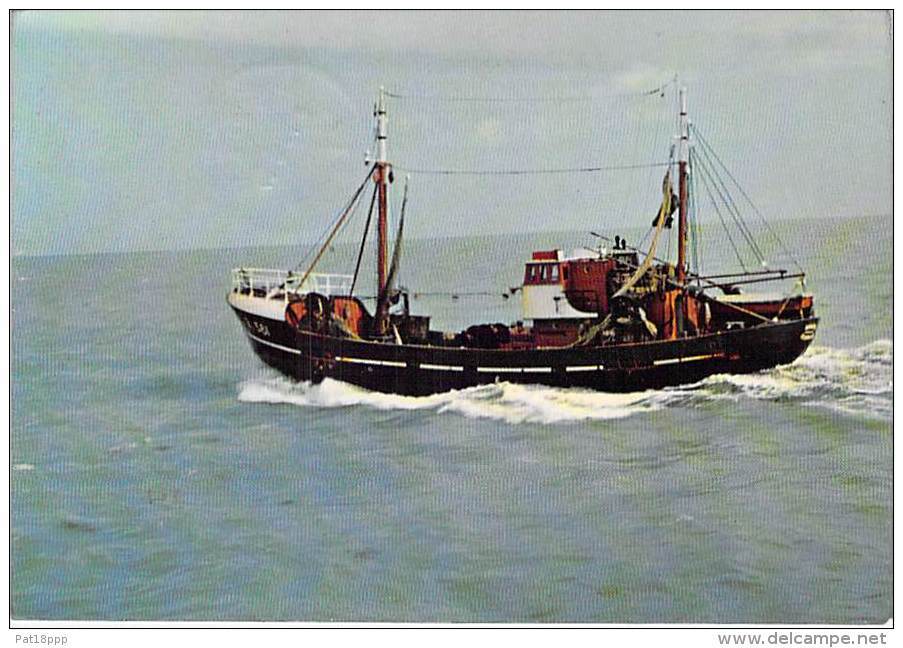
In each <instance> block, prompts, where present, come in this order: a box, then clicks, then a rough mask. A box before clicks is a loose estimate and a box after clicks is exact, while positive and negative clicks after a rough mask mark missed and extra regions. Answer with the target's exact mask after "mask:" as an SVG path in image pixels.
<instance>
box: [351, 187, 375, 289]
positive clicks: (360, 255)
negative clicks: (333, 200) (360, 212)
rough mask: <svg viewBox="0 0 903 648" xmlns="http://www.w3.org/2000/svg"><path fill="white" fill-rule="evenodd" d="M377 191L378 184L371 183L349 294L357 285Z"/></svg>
mask: <svg viewBox="0 0 903 648" xmlns="http://www.w3.org/2000/svg"><path fill="white" fill-rule="evenodd" d="M378 192H379V185H377V184H374V185H373V197H372V198H370V207H369V209H368V210H367V223H366V224H365V225H364V235H363V236H362V237H361V249H360V250H359V251H358V253H357V263H355V264H354V278H353V279H352V280H351V290H349V291H348V294H349V295H353V294H354V287H355V286H356V285H357V275H358V273H359V272H360V270H361V259H362V258H363V257H364V246H365V245H366V244H367V232H369V231H370V221H371V220H373V205H375V204H376V194H377V193H378Z"/></svg>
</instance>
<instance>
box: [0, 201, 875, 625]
mask: <svg viewBox="0 0 903 648" xmlns="http://www.w3.org/2000/svg"><path fill="white" fill-rule="evenodd" d="M774 226H775V227H776V229H777V230H778V231H779V233H780V235H781V237H782V238H783V239H784V240H785V242H786V243H787V245H788V247H789V248H790V249H791V250H792V251H793V253H794V254H795V255H796V256H797V258H798V260H799V261H800V262H801V263H802V265H803V266H804V267H805V268H806V269H807V271H808V272H809V279H808V288H809V289H810V290H812V291H813V292H814V293H815V295H816V307H817V312H818V314H819V315H820V316H821V317H822V321H821V326H820V328H819V330H818V335H817V337H816V339H815V341H814V344H813V346H812V347H811V349H810V350H809V351H808V352H807V354H806V355H805V356H803V357H802V358H801V359H799V360H798V361H797V362H796V363H794V364H793V365H791V366H786V367H780V368H777V369H774V370H771V371H766V372H762V373H759V374H754V375H745V376H714V377H711V378H709V379H707V380H704V381H702V382H700V383H696V384H692V385H686V386H682V387H679V388H674V389H666V390H662V391H648V392H642V393H634V394H618V395H608V394H600V393H591V392H584V391H579V390H562V389H551V388H539V387H525V386H517V385H511V384H506V383H497V384H494V385H490V386H484V387H479V388H475V389H471V390H466V391H462V392H455V393H448V394H441V395H436V396H431V397H427V398H409V397H399V396H392V395H384V394H374V393H368V392H366V391H363V390H360V389H358V388H355V387H352V386H348V385H344V384H341V383H338V382H333V381H326V382H324V383H323V384H321V385H318V386H311V385H309V384H295V383H292V382H290V381H288V380H286V379H283V378H281V377H279V376H278V375H277V374H275V373H273V372H272V371H270V370H268V369H266V368H265V367H264V366H263V365H262V364H261V363H260V362H259V361H258V360H257V359H256V358H255V356H254V354H253V353H252V351H251V349H250V346H249V345H248V343H247V341H246V340H245V339H244V336H243V334H242V331H241V329H240V326H239V323H238V321H237V320H236V319H235V317H234V316H233V314H232V313H231V312H230V310H229V309H228V307H227V305H226V302H225V295H226V292H227V290H228V289H229V270H230V268H232V267H235V266H239V265H246V266H254V265H256V266H264V267H266V266H270V265H273V266H275V267H287V266H290V265H292V264H293V263H294V262H295V261H297V259H298V258H299V257H300V256H302V253H303V250H300V249H298V248H288V247H286V248H249V249H243V250H238V249H236V250H205V251H193V252H179V253H133V254H107V255H104V254H99V255H83V256H56V257H24V256H17V257H14V258H13V260H12V277H11V288H12V304H13V313H12V354H13V358H12V362H13V366H12V429H11V459H10V461H11V505H12V512H11V515H12V528H11V551H12V564H11V576H12V583H11V609H12V614H13V617H15V618H17V619H111V620H123V619H129V620H152V619H162V620H268V621H279V620H291V621H298V620H302V621H327V620H334V621H398V622H401V621H412V622H417V621H421V622H425V621H432V622H526V623H551V622H606V623H675V622H693V623H782V622H783V623H832V624H840V623H843V624H846V623H878V622H883V621H885V620H886V619H888V618H889V617H890V615H891V613H892V608H891V594H892V572H891V560H892V547H891V532H892V521H891V513H892V488H891V477H892V475H891V469H892V451H893V440H892V414H893V410H892V399H893V384H892V363H893V344H892V341H891V340H892V337H893V316H892V301H893V290H892V236H891V231H892V224H891V219H890V217H889V216H884V217H861V218H851V219H832V218H825V219H820V220H799V221H793V220H788V221H781V222H778V223H776V224H774ZM587 229H589V227H588V228H587ZM610 233H611V234H614V233H618V232H610ZM641 234H642V232H631V231H627V232H626V233H625V235H627V236H628V239H629V240H630V241H631V242H633V241H636V240H639V239H640V238H641V236H640V235H641ZM592 244H593V240H592V238H590V237H589V236H587V235H586V234H585V233H576V232H571V233H558V234H529V235H519V236H494V237H479V236H474V237H470V238H448V239H437V240H411V241H408V242H407V247H406V250H405V254H406V256H405V257H404V260H405V266H404V268H405V271H404V273H403V274H402V283H403V284H404V285H406V286H408V287H409V288H410V289H411V290H412V291H414V292H417V295H416V296H415V299H414V300H413V306H414V309H415V312H420V313H428V314H431V315H432V316H433V322H434V326H436V327H440V328H443V327H444V328H448V329H451V330H455V329H459V328H462V327H464V326H466V325H468V324H470V323H474V322H477V321H504V322H508V321H513V320H515V319H517V318H518V304H517V300H516V299H508V300H505V299H502V298H501V296H500V295H501V293H502V292H504V291H505V290H506V289H507V288H508V287H509V286H515V285H517V284H518V283H519V282H520V277H521V275H522V267H523V266H522V264H523V261H524V260H525V259H526V258H527V256H528V255H529V253H530V252H531V250H532V249H538V248H544V247H554V246H555V245H562V246H563V247H565V248H566V249H567V250H570V249H573V248H576V247H579V246H581V245H592ZM347 252H348V250H344V252H343V249H338V250H337V251H336V253H335V255H333V256H335V257H337V258H338V257H343V255H344V257H347V256H348V255H347ZM344 257H343V258H344ZM368 258H369V257H368ZM729 258H730V257H729V251H728V250H725V249H721V250H718V249H716V250H715V251H714V252H712V253H709V254H708V256H706V257H705V258H704V259H703V261H704V262H705V264H706V265H704V266H703V268H704V269H706V268H710V269H712V270H714V269H716V268H717V267H719V264H721V263H722V262H725V263H726V262H727V261H729ZM346 260H347V259H346ZM336 264H337V267H336V268H335V269H338V260H337V261H336ZM478 291H487V292H489V293H490V294H487V295H469V294H465V293H470V292H478ZM451 292H455V293H459V298H458V299H452V298H451V297H450V296H449V295H447V294H432V293H451Z"/></svg>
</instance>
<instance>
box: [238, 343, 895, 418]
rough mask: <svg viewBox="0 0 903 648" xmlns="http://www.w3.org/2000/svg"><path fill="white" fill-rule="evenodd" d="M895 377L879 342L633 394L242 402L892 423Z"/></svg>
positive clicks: (508, 391)
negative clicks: (749, 414) (780, 414)
mask: <svg viewBox="0 0 903 648" xmlns="http://www.w3.org/2000/svg"><path fill="white" fill-rule="evenodd" d="M892 372H893V343H892V342H891V341H890V340H878V341H876V342H872V343H871V344H867V345H865V346H863V347H859V348H856V349H832V348H830V347H819V346H813V347H810V349H809V350H808V351H807V352H806V354H804V355H803V356H802V357H800V358H799V359H798V360H797V361H796V362H794V363H793V364H791V365H785V366H782V367H777V368H775V369H770V370H767V371H762V372H759V373H755V374H718V375H714V376H709V377H708V378H705V379H704V380H702V381H700V382H697V383H694V384H692V385H682V386H679V387H673V388H667V389H663V390H658V391H656V390H649V391H644V392H632V393H627V394H609V393H603V392H594V391H588V390H582V389H561V388H556V387H544V386H539V385H518V384H514V383H507V382H498V383H494V384H491V385H481V386H479V387H471V388H469V389H463V390H459V391H450V392H445V393H442V394H434V395H432V396H399V395H396V394H383V393H379V392H372V391H368V390H366V389H363V388H360V387H356V386H354V385H350V384H347V383H342V382H338V381H335V380H330V379H326V380H324V381H323V382H322V383H320V384H317V385H313V384H311V383H309V382H304V383H297V382H294V381H292V380H289V379H287V378H284V377H282V376H279V375H276V374H273V373H268V374H266V375H264V376H260V377H256V378H252V379H249V380H246V381H244V382H242V383H241V384H240V385H239V393H238V399H239V400H240V401H242V402H246V403H269V404H289V405H296V406H300V407H319V408H341V407H357V406H363V407H369V408H372V409H376V410H425V411H434V412H436V413H438V414H443V413H453V414H457V415H460V416H465V417H468V418H486V419H495V420H500V421H504V422H507V423H544V424H552V423H573V422H578V421H591V420H611V419H621V418H625V417H628V416H633V415H636V414H643V413H649V412H653V411H657V410H660V409H662V408H666V407H668V408H671V407H697V406H700V405H701V404H704V403H708V402H714V401H719V400H724V399H730V400H735V401H736V400H739V399H741V398H748V399H755V400H762V401H774V402H793V403H798V404H801V405H815V406H825V407H829V408H831V409H834V410H836V411H839V412H845V413H848V414H854V415H865V416H870V417H874V416H877V417H879V418H888V419H889V418H890V417H891V416H892V414H893V405H892V396H893V373H892Z"/></svg>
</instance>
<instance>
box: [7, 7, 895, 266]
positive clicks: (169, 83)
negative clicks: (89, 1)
mask: <svg viewBox="0 0 903 648" xmlns="http://www.w3.org/2000/svg"><path fill="white" fill-rule="evenodd" d="M891 39H892V27H891V19H890V18H889V17H888V14H887V13H885V12H876V11H872V12H794V13H784V12H753V13H748V12H614V13H611V12H589V13H588V12H513V11H510V12H376V13H372V12H360V11H354V12H325V13H323V12H316V13H306V12H288V13H286V12H265V13H257V12H177V13H172V12H70V13H53V12H27V13H21V14H17V15H16V16H15V18H14V28H13V64H12V70H13V147H14V148H13V216H12V220H13V225H12V236H13V252H14V254H44V253H66V252H92V251H124V250H134V249H183V248H193V247H232V246H241V245H254V244H260V245H265V244H279V243H296V242H300V241H303V240H313V239H315V238H316V237H317V235H319V233H320V231H321V230H322V228H323V227H325V226H326V224H327V223H328V221H329V220H330V219H331V217H332V216H333V215H334V213H335V210H337V209H339V208H340V207H341V205H342V203H343V202H344V201H345V200H346V198H347V197H348V196H349V195H350V193H351V192H352V191H353V190H354V188H355V187H356V185H357V184H358V183H359V182H360V177H361V176H362V174H363V172H364V170H365V169H364V166H363V156H364V151H365V150H366V149H368V148H370V147H372V144H371V136H372V132H371V126H372V124H371V119H372V118H371V114H370V113H371V111H372V102H373V99H374V96H375V93H376V89H377V88H378V87H379V85H381V84H382V85H385V86H386V87H388V88H390V89H392V90H394V91H396V92H399V93H403V94H416V95H428V96H442V97H450V96H454V97H483V98H485V97H495V98H508V99H523V98H527V97H540V98H542V99H543V100H542V101H538V102H520V101H517V102H498V103H495V102H448V101H434V100H428V99H417V100H394V101H393V102H392V103H390V158H391V159H392V160H393V161H394V162H395V163H396V164H397V165H398V166H399V167H402V166H406V167H408V168H424V167H428V168H480V169H497V168H499V169H500V168H512V167H517V168H538V167H571V166H586V165H592V164H599V163H618V162H625V163H626V162H646V161H650V162H651V161H660V160H662V159H664V158H666V157H667V151H668V147H669V145H670V141H671V140H670V138H671V136H672V135H673V132H671V131H672V130H673V129H672V119H671V115H670V113H671V112H672V111H671V109H672V107H673V105H672V103H671V100H670V98H665V99H662V100H660V101H658V103H656V102H655V101H654V98H653V99H642V100H640V99H637V96H636V95H631V94H627V95H625V94H624V93H635V92H639V91H643V90H648V89H649V88H652V87H655V86H657V85H658V84H660V83H662V82H664V81H667V80H669V79H671V78H673V77H674V75H675V74H677V75H679V77H680V79H681V81H682V83H684V84H686V85H687V87H688V92H689V96H690V101H691V104H690V105H691V115H692V117H693V120H694V123H696V124H697V125H698V127H699V128H700V129H701V130H702V131H703V132H704V133H705V134H707V135H708V138H709V140H710V141H711V142H712V144H713V145H715V146H716V148H717V149H718V150H719V153H720V154H721V157H722V158H723V159H724V160H725V162H727V163H728V164H729V166H731V167H732V170H733V171H734V172H735V175H737V176H738V177H739V178H742V179H743V180H744V183H745V184H746V188H747V190H748V191H749V193H750V194H751V195H753V196H755V199H756V201H757V202H758V204H759V205H760V207H762V208H763V211H765V212H766V215H767V216H769V217H773V218H788V217H804V218H818V217H822V216H824V215H826V214H830V215H839V216H844V215H849V216H854V215H858V214H885V213H886V214H889V213H890V210H891V189H892V176H891V155H892V144H891V139H892V131H891V89H892V78H891V74H892V40H891ZM555 97H571V98H573V97H584V98H585V97H590V98H592V100H591V101H571V102H569V101H554V100H553V98H555ZM655 174H658V172H655ZM655 174H651V173H647V172H645V171H643V172H639V173H636V174H633V175H632V176H630V175H628V174H622V175H620V176H616V177H615V176H610V175H594V176H579V177H570V176H561V177H559V176H554V177H541V178H533V179H508V178H498V177H495V178H483V177H480V178H460V177H453V178H447V177H436V176H422V175H421V176H418V175H417V173H413V174H412V202H411V204H410V209H411V210H412V216H411V220H410V230H411V234H412V235H414V236H427V235H431V234H440V235H454V234H460V233H472V234H479V233H481V232H482V233H487V234H491V233H497V232H505V231H522V230H541V229H558V230H561V229H574V230H577V229H593V228H594V227H596V226H598V225H599V224H602V225H605V224H611V223H612V222H614V223H620V222H625V223H629V222H632V219H635V220H636V223H635V224H641V221H643V220H646V219H647V214H649V213H652V210H654V208H655V204H656V201H657V195H656V193H657V185H658V184H659V183H660V177H657V176H656V175H655ZM701 217H702V218H705V215H704V214H701Z"/></svg>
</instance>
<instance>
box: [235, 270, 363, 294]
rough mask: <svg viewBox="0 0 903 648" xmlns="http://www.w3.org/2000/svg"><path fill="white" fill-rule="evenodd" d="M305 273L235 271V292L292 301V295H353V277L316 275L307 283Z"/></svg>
mask: <svg viewBox="0 0 903 648" xmlns="http://www.w3.org/2000/svg"><path fill="white" fill-rule="evenodd" d="M303 278H304V273H300V272H294V273H293V272H291V271H290V270H271V269H267V268H234V269H233V270H232V292H235V293H241V294H245V295H256V296H258V297H264V298H266V299H280V300H283V301H288V299H289V296H290V295H303V294H305V293H309V292H318V293H321V294H323V295H347V294H349V293H350V292H351V282H352V280H353V279H354V277H353V276H352V275H344V274H324V273H317V272H312V273H310V274H309V275H308V276H307V278H306V279H304V283H303V284H302V283H301V279H303Z"/></svg>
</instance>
